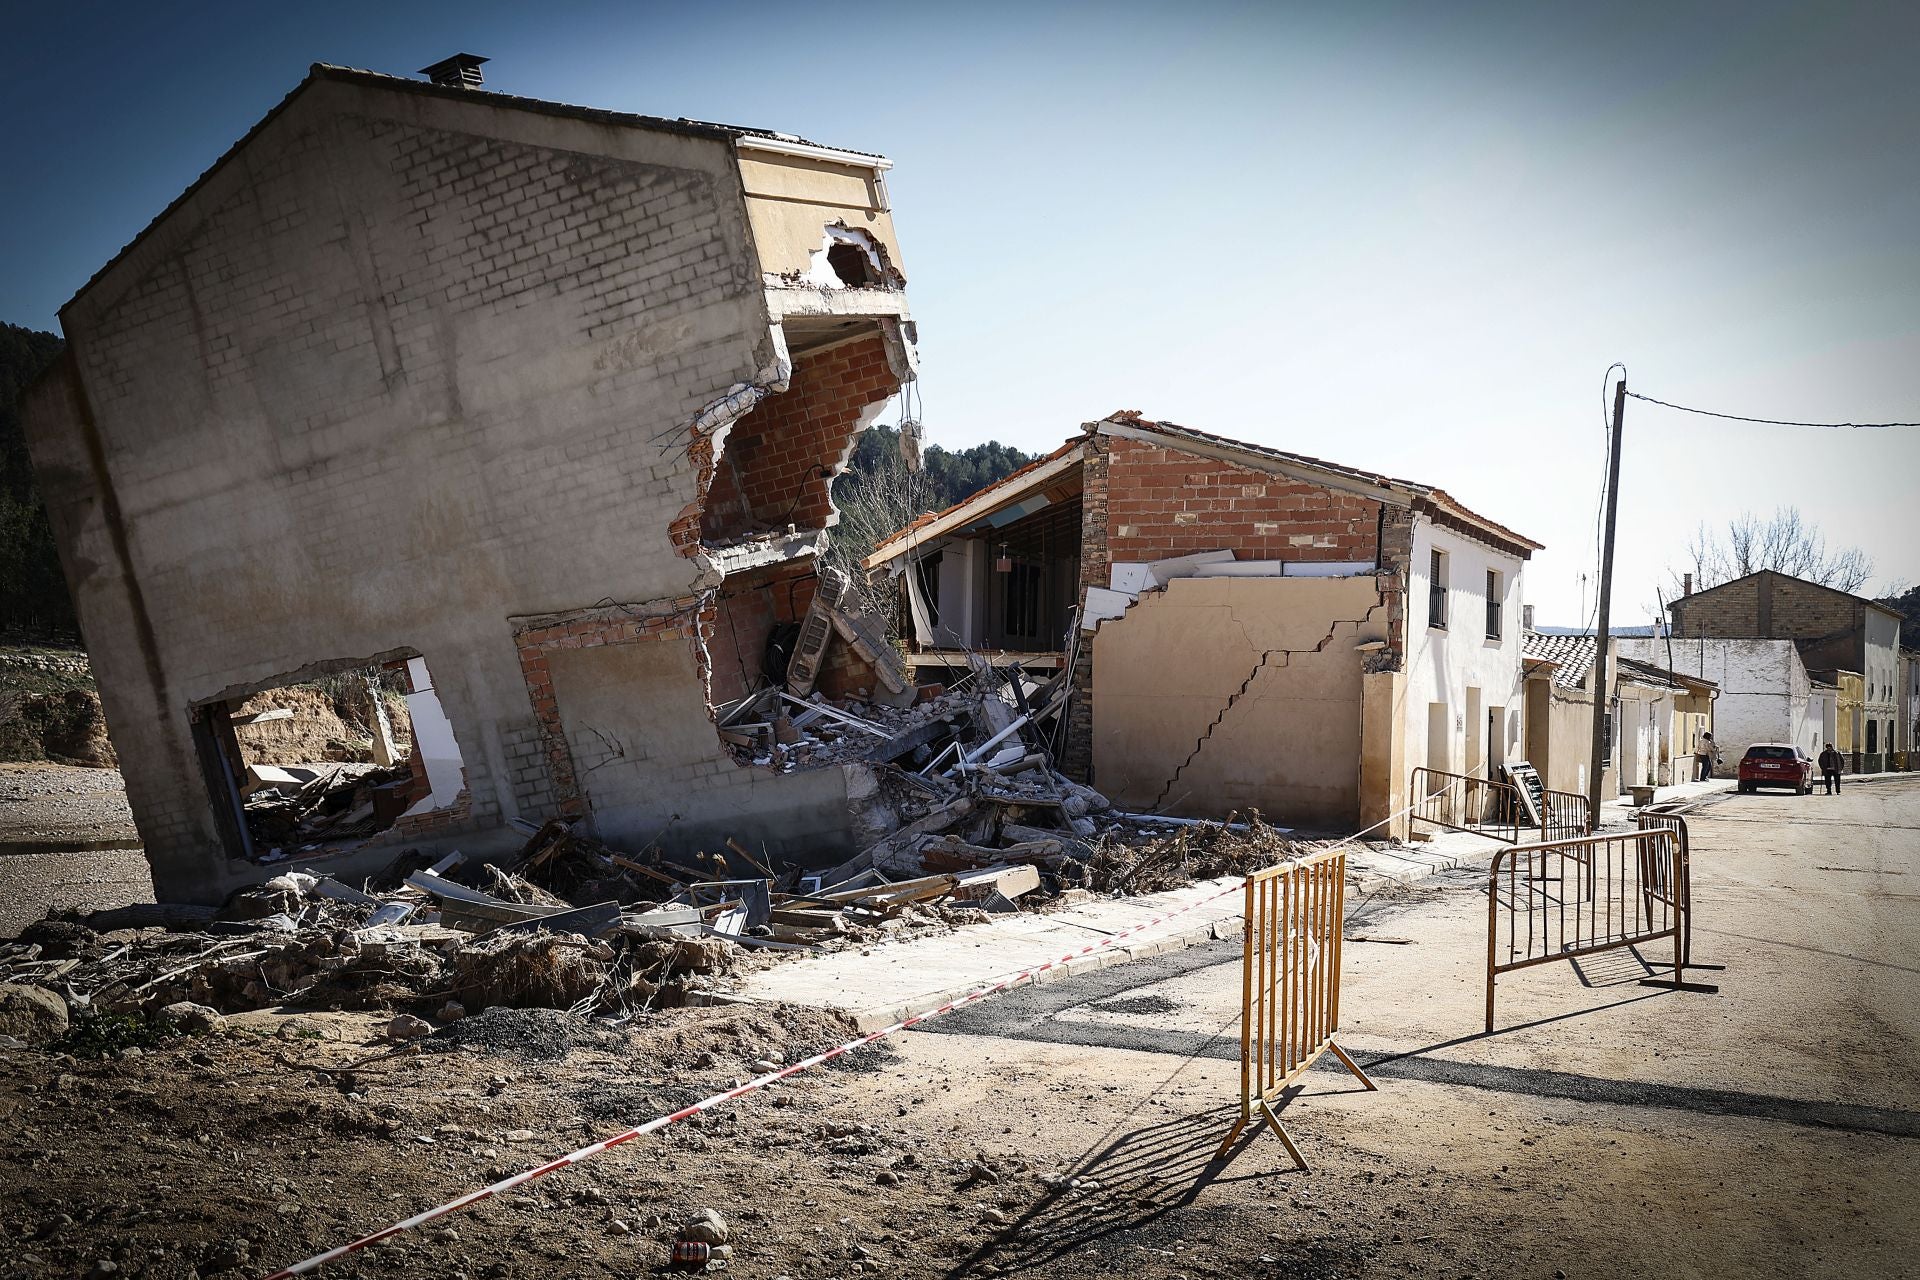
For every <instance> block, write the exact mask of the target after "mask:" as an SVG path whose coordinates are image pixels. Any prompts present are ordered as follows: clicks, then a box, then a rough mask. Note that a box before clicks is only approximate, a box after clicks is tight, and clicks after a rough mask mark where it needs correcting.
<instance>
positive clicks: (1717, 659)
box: [1614, 637, 1821, 777]
mask: <svg viewBox="0 0 1920 1280" xmlns="http://www.w3.org/2000/svg"><path fill="white" fill-rule="evenodd" d="M1669 646H1671V648H1669ZM1614 651H1615V652H1616V653H1618V654H1620V655H1621V656H1622V657H1627V658H1636V659H1638V660H1640V661H1642V662H1650V663H1652V664H1654V665H1655V666H1659V667H1666V668H1669V669H1670V670H1673V671H1678V672H1680V673H1682V674H1683V675H1691V676H1700V677H1702V678H1703V679H1707V680H1712V681H1714V682H1715V683H1717V684H1718V685H1719V686H1720V696H1719V697H1718V698H1716V699H1715V700H1714V704H1713V725H1712V729H1713V738H1714V741H1715V742H1716V743H1718V744H1719V746H1720V755H1721V765H1720V774H1721V776H1723V777H1731V776H1732V775H1733V767H1734V765H1735V764H1737V763H1738V762H1739V759H1740V757H1741V756H1742V755H1743V754H1745V753H1746V749H1747V748H1748V747H1749V746H1751V745H1753V744H1754V743H1756V742H1795V743H1799V744H1800V746H1801V748H1802V749H1803V750H1804V749H1806V748H1807V746H1808V744H1809V743H1812V742H1814V741H1815V740H1816V739H1817V738H1818V736H1819V734H1820V732H1821V726H1820V717H1819V709H1818V706H1817V704H1813V703H1812V702H1811V695H1812V685H1811V683H1810V682H1809V681H1808V679H1807V669H1806V667H1804V666H1803V665H1801V662H1800V654H1799V651H1798V650H1796V649H1795V648H1794V646H1793V641H1791V640H1691V639H1677V638H1676V639H1673V640H1664V639H1649V638H1644V637H1623V638H1620V639H1617V640H1616V641H1615V642H1614ZM1669 655H1671V657H1669ZM1810 708H1811V713H1810ZM1815 750H1816V751H1817V748H1815Z"/></svg>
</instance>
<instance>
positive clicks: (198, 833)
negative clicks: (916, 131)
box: [25, 59, 914, 901]
mask: <svg viewBox="0 0 1920 1280" xmlns="http://www.w3.org/2000/svg"><path fill="white" fill-rule="evenodd" d="M477 61H478V60H473V59H465V60H454V62H453V64H452V66H451V71H450V73H449V74H448V75H446V76H445V77H444V81H445V82H443V83H429V82H426V81H412V80H406V79H399V78H394V77H389V76H384V75H377V74H372V73H368V72H362V71H354V70H348V69H344V68H337V67H327V66H316V67H315V68H314V69H313V71H312V73H311V74H310V75H309V76H308V77H307V78H306V80H305V81H303V82H302V83H301V84H300V85H299V86H298V87H297V88H296V89H295V90H294V91H293V93H292V94H290V95H289V96H288V97H287V98H286V100H285V101H283V102H282V103H281V104H280V105H279V106H278V107H276V108H275V109H274V110H273V112H271V113H270V114H269V115H268V116H267V117H266V118H265V119H264V120H262V121H261V122H260V123H259V124H258V125H256V126H255V127H254V128H253V130H252V131H251V132H249V133H248V134H247V135H246V136H245V137H244V138H243V139H242V140H241V141H240V142H239V143H238V144H236V145H235V146H234V148H233V149H232V150H231V151H229V152H228V153H227V154H226V155H225V156H224V157H222V158H221V159H220V160H219V161H218V162H217V163H216V164H215V165H214V166H213V167H212V168H211V169H210V170H208V172H207V173H206V174H205V175H203V176H202V177H201V178H200V179H199V180H198V181H197V182H196V183H195V184H194V185H193V186H192V187H191V188H189V189H188V190H187V191H186V192H185V193H184V194H183V195H181V196H180V197H179V199H178V200H176V201H175V202H174V203H173V204H172V205H171V206H170V207H169V208H168V209H166V210H165V211H164V212H163V213H161V214H160V215H159V217H158V218H156V219H155V221H154V222H153V223H152V224H151V225H150V226H149V227H148V228H147V229H146V230H145V231H144V232H142V233H141V235H140V236H139V237H138V238H137V239H136V240H135V241H134V242H133V243H132V244H131V245H129V246H128V247H127V248H126V249H125V250H123V251H122V252H121V253H120V254H119V255H118V256H117V257H115V258H114V259H113V260H112V261H111V262H109V263H108V264H107V265H106V266H104V267H103V268H102V269H101V270H100V271H99V273H98V274H97V275H95V276H94V278H93V279H92V280H91V281H89V282H88V283H87V284H86V286H85V287H84V288H83V289H82V290H81V291H80V292H79V294H78V295H77V296H76V297H75V298H74V299H73V300H72V301H71V302H70V303H68V304H67V306H66V307H65V308H63V310H62V312H61V322H62V327H63V329H64V330H65V333H66V337H67V339H68V344H69V345H68V349H67V354H66V355H65V356H64V357H63V359H62V361H61V362H60V363H59V364H58V365H57V366H56V367H55V368H54V369H53V370H52V371H51V372H50V373H49V374H48V375H47V376H46V377H45V378H44V379H43V380H42V381H41V382H40V383H39V384H38V385H37V386H36V387H35V388H34V389H33V390H32V391H31V392H30V393H29V396H28V399H27V402H26V406H25V407H26V420H27V429H28V435H29V443H30V447H31V449H32V452H33V457H34V461H35V465H36V467H37V469H38V472H39V475H40V478H41V482H42V486H43V488H44V490H45V493H46V496H47V500H48V505H49V509H50V513H51V517H52V520H53V524H54V528H55V532H56V536H57V538H58V541H59V544H60V549H61V554H62V558H63V563H64V566H65V569H66V572H67V576H68V580H69V582H70V584H71V586H72V589H73V592H74V595H75V599H76V604H77V607H78V610H79V614H80V618H81V622H82V626H83V628H84V631H85V634H86V639H87V642H88V647H89V649H90V651H91V653H92V655H93V661H94V670H95V672H96V673H97V676H98V679H99V684H100V692H101V697H102V700H103V702H104V703H105V706H106V710H107V714H108V719H109V722H110V725H111V729H112V736H113V739H114V744H115V747H116V749H117V751H118V753H119V756H120V759H121V761H122V764H123V770H124V772H125V775H126V781H127V791H128V796H129V799H130V800H131V802H132V805H133V810H134V816H135V820H136V822H137V823H138V826H139V829H140V834H141V836H142V838H143V840H144V842H145V845H146V849H147V853H148V858H149V860H150V862H151V863H152V867H153V872H154V879H155V884H156V887H157V889H158V890H159V892H160V894H161V895H162V896H163V897H171V898H178V899H198V900H203V901H206V900H215V899H217V898H218V897H219V896H221V895H222V894H223V893H224V892H225V891H227V890H228V889H229V888H231V887H232V886H233V885H234V884H237V883H240V882H242V881H244V880H246V879H250V878H256V877H257V876H258V875H259V874H261V872H260V870H259V867H258V865H257V862H258V860H259V858H260V857H261V855H262V851H261V850H260V849H259V848H257V847H256V842H255V841H254V840H252V839H251V838H250V837H249V834H248V830H247V827H246V822H245V818H244V814H243V811H242V809H241V805H240V788H239V785H238V779H237V775H238V774H241V773H244V769H243V768H241V766H242V764H243V762H242V761H241V760H240V759H239V758H238V756H237V754H236V751H235V748H234V733H233V726H232V723H231V721H232V719H233V713H234V712H235V710H236V708H238V706H239V704H240V702H241V700H243V699H245V698H246V697H248V696H249V695H251V694H254V693H256V692H258V691H260V690H264V689H268V688H271V687H275V686H278V685H283V684H286V683H288V682H290V681H295V680H302V679H311V678H314V677H321V676H325V675H327V674H329V673H336V672H343V671H349V670H366V669H368V668H373V669H379V668H382V667H385V668H388V669H390V670H391V671H393V672H394V673H396V675H398V673H400V672H402V671H404V672H405V675H404V676H400V677H399V678H401V679H402V680H404V682H405V684H404V688H405V690H406V692H407V696H408V701H409V705H410V706H412V707H413V709H414V712H415V714H414V716H413V722H414V726H415V729H416V735H417V736H418V737H419V738H420V739H421V741H422V746H423V751H421V752H416V756H419V755H422V754H424V755H425V756H426V757H427V758H426V759H425V762H424V769H423V773H430V774H432V775H433V776H432V777H431V778H426V777H424V776H423V777H421V778H418V779H416V783H417V785H415V786H414V787H413V788H412V790H411V791H410V792H408V794H407V796H406V800H407V801H408V804H409V807H408V808H407V810H406V812H405V813H404V814H402V815H400V816H399V818H398V819H397V821H395V822H393V824H392V825H391V826H390V827H388V828H387V829H385V830H384V831H383V832H382V833H381V834H380V835H378V836H376V837H374V838H371V839H369V840H367V841H365V842H364V843H363V844H362V845H360V846H359V847H357V848H354V849H348V850H341V849H329V850H327V851H326V852H327V853H328V854H329V855H331V856H332V857H334V858H335V859H342V858H344V859H345V861H338V860H336V861H334V862H333V863H331V864H330V869H338V870H342V871H345V870H347V869H350V868H351V867H353V866H360V865H373V864H374V863H376V862H385V861H387V860H389V859H391V857H392V856H393V854H394V852H395V851H396V850H395V848H394V846H398V845H402V844H405V845H408V846H419V847H422V848H426V849H433V848H438V847H443V846H448V845H452V844H456V843H457V844H458V845H459V846H460V847H462V848H463V849H466V850H468V851H475V850H477V849H484V848H485V847H487V846H488V845H490V844H504V843H505V842H507V841H509V840H517V839H519V838H520V837H519V836H517V835H516V834H515V833H514V832H513V831H512V829H511V828H510V827H509V826H508V825H507V824H508V823H509V821H510V820H512V819H514V818H523V819H541V818H545V817H548V816H553V815H556V814H574V815H590V816H591V819H592V822H593V823H594V826H595V829H596V830H597V831H598V832H599V834H601V835H602V836H603V837H606V838H608V839H612V840H617V841H629V840H630V841H646V840H651V839H654V838H656V837H661V836H662V834H663V833H665V834H664V838H663V842H664V843H665V844H667V845H669V846H673V845H679V846H686V845H693V844H699V843H704V842H710V841H717V840H719V839H721V838H724V837H725V836H736V837H739V838H741V839H743V840H745V841H747V842H749V843H750V844H752V845H754V846H756V847H765V848H767V849H769V850H770V851H773V852H776V853H779V852H790V851H802V850H809V849H820V850H834V849H837V848H843V847H845V846H846V845H847V844H848V843H849V842H850V841H852V840H853V839H855V837H856V834H857V833H855V832H853V831H852V830H850V826H849V824H850V823H851V822H853V821H854V820H855V819H854V818H853V817H852V816H850V815H851V814H852V813H853V812H855V811H857V809H858V806H857V805H852V806H850V804H849V800H850V791H851V792H852V793H854V794H853V797H852V798H854V799H857V798H858V793H859V791H860V790H861V788H862V787H863V786H864V785H866V783H865V781H863V780H862V779H861V778H860V777H858V776H857V775H856V774H855V773H853V772H849V771H844V770H841V769H837V768H835V769H826V770H819V771H814V772H800V773H789V774H774V773H771V772H769V771H766V770H760V769H755V768H751V767H746V766H742V765H740V764H738V763H736V762H735V760H734V759H733V758H732V757H731V756H730V755H729V754H728V753H727V752H726V751H725V750H724V748H723V746H722V743H721V742H720V740H719V738H718V737H717V735H716V731H715V727H714V725H713V723H712V720H711V717H710V711H709V708H710V705H711V704H712V702H714V701H715V700H717V699H721V698H724V697H726V696H728V695H729V692H730V691H737V690H739V689H740V688H741V687H743V685H744V684H745V683H747V682H750V681H751V679H752V672H753V670H754V669H755V666H756V664H757V663H758V662H759V659H760V654H761V652H762V651H763V649H764V648H765V644H766V637H767V634H768V632H769V630H770V629H771V628H772V627H774V626H775V625H777V624H779V623H781V622H790V621H792V620H793V619H794V618H795V617H796V615H798V614H800V613H803V612H804V611H805V610H806V608H807V605H808V601H809V599H810V598H811V594H812V589H813V583H814V581H815V578H814V568H813V566H814V561H815V557H816V556H817V555H818V553H819V552H820V551H821V549H822V548H823V546H824V544H825V538H826V536H827V535H826V530H827V528H828V526H829V525H831V524H832V523H833V521H834V512H833V508H832V505H831V502H830V501H829V498H828V484H829V482H830V480H831V477H832V475H833V474H834V473H835V472H836V471H837V470H838V469H839V468H840V467H842V466H843V465H844V462H845V458H846V455H847V451H848V449H849V447H850V444H851V442H852V439H853V437H854V436H855V434H856V433H857V432H858V431H859V430H860V429H861V428H862V427H863V426H865V425H866V424H867V423H868V422H869V421H871V420H872V417H873V416H874V414H875V413H876V412H877V411H878V410H879V408H880V407H881V406H882V405H883V404H884V403H885V402H886V401H887V400H888V399H889V397H891V396H892V395H893V394H894V393H895V392H896V391H898V389H899V388H900V387H901V385H902V384H903V383H904V382H905V381H907V380H909V379H911V378H912V376H913V359H914V357H913V347H912V327H911V323H910V321H909V319H908V314H907V308H906V301H905V296H904V293H903V285H904V278H903V276H902V274H901V267H900V258H899V253H898V247H897V244H896V242H895V240H894V234H893V226H892V221H891V217H890V214H889V212H888V206H887V199H886V187H885V181H884V175H885V170H886V169H887V168H888V162H887V161H885V160H884V159H881V158H879V157H876V156H871V155H865V154H860V153H855V152H849V151H842V150H837V149H833V148H829V147H824V146H817V145H814V144H811V143H807V142H804V141H801V140H799V139H796V138H792V137H790V136H787V135H780V134H770V133H765V132H760V131H755V130H747V129H739V128H732V127H727V126H720V125H712V124H705V123H699V122H694V121H688V120H668V119H654V118H649V117H639V116H631V115H622V114H617V113H612V112H605V111H595V110H587V109H582V108H576V107H571V106H565V105H561V104H556V103H549V102H538V101H530V100H526V99H521V98H514V97H509V96H505V95H499V94H493V93H489V92H483V91H479V90H477V89H474V88H471V87H469V86H470V85H471V84H472V83H473V82H475V81H477V79H478V77H477V75H475V74H474V73H473V70H474V67H475V66H476V65H477ZM436 726H438V727H437V728H436ZM436 735H437V736H436ZM428 739H432V740H431V741H428Z"/></svg>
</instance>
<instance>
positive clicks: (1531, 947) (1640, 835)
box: [1487, 814, 1719, 1032]
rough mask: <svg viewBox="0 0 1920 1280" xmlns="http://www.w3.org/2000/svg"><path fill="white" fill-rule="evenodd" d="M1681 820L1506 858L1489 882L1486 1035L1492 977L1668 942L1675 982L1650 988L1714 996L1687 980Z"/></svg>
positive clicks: (1650, 822) (1647, 821)
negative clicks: (1669, 943)
mask: <svg viewBox="0 0 1920 1280" xmlns="http://www.w3.org/2000/svg"><path fill="white" fill-rule="evenodd" d="M1689 852H1690V851H1689V849H1688V843H1687V831H1686V820H1685V819H1684V818H1680V817H1676V816H1673V815H1670V814H1645V815H1642V821H1641V827H1640V829H1639V830H1636V831H1628V832H1622V833H1621V834H1619V835H1607V836H1587V837H1584V838H1582V839H1577V840H1556V841H1552V842H1549V843H1546V844H1535V845H1522V846H1521V847H1519V848H1516V849H1502V850H1500V851H1499V852H1497V853H1495V854H1494V856H1493V864H1492V866H1491V867H1490V868H1489V869H1488V873H1487V1030H1488V1031H1489V1032H1491V1031H1492V1030H1493V997H1494V984H1495V980H1496V978H1497V977H1498V976H1499V975H1500V974H1503V973H1511V972H1513V971H1514V970H1516V969H1526V968H1530V967H1531V966H1533V965H1539V964H1551V963H1553V962H1555V961H1559V960H1572V959H1574V958H1576V957H1578V956H1584V955H1592V954H1593V953H1594V952H1597V951H1611V950H1613V949H1615V948H1619V947H1631V946H1638V945H1640V944H1642V943H1648V942H1658V941H1659V940H1661V939H1663V938H1672V939H1673V976H1672V977H1671V978H1644V979H1642V980H1641V981H1642V984H1643V985H1646V986H1661V987H1672V988H1676V989H1678V990H1683V991H1707V992H1712V991H1717V990H1719V988H1718V987H1715V986H1711V985H1708V984H1706V983H1697V982H1688V981H1686V970H1687V968H1688V967H1689V965H1692V967H1694V968H1709V967H1717V966H1707V965H1699V964H1694V963H1693V962H1692V960H1691V957H1690V956H1689V954H1688V951H1689V947H1690V943H1691V933H1692V928H1693V922H1692V914H1693V902H1692V897H1693V894H1692V886H1691V869H1690V864H1689V857H1688V855H1689Z"/></svg>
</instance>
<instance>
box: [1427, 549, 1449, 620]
mask: <svg viewBox="0 0 1920 1280" xmlns="http://www.w3.org/2000/svg"><path fill="white" fill-rule="evenodd" d="M1427 625H1428V626H1430V627H1439V628H1440V629H1441V630H1443V631H1444V630H1445V629H1446V626H1447V553H1446V552H1444V551H1436V552H1434V553H1433V560H1432V563H1431V567H1430V568H1429V569H1428V572H1427Z"/></svg>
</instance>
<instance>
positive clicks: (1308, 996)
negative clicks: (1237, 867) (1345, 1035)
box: [1220, 850, 1374, 1169]
mask: <svg viewBox="0 0 1920 1280" xmlns="http://www.w3.org/2000/svg"><path fill="white" fill-rule="evenodd" d="M1246 895H1247V901H1246V933H1245V935H1244V940H1243V942H1242V946H1241V960H1240V1118H1239V1119H1238V1120H1236V1121H1235V1122H1234V1125H1233V1129H1232V1130H1231V1131H1230V1132H1229V1133H1228V1134H1227V1136H1226V1138H1225V1140H1224V1141H1222V1142H1221V1144H1220V1150H1221V1152H1222V1153H1225V1151H1226V1150H1227V1148H1229V1147H1230V1146H1232V1145H1233V1142H1234V1140H1235V1139H1236V1138H1238V1137H1239V1136H1240V1134H1241V1133H1242V1132H1244V1131H1245V1129H1246V1127H1247V1126H1248V1125H1249V1124H1253V1123H1256V1121H1258V1122H1260V1123H1264V1124H1266V1125H1268V1126H1270V1127H1271V1128H1272V1129H1273V1131H1274V1133H1275V1134H1277V1135H1278V1136H1279V1138H1280V1141H1281V1142H1282V1143H1284V1144H1285V1145H1286V1148H1287V1154H1289V1155H1291V1156H1292V1157H1293V1161H1294V1164H1295V1165H1296V1166H1298V1167H1299V1168H1302V1169H1304V1168H1306V1167H1307V1162H1306V1160H1305V1158H1303V1157H1302V1156H1301V1154H1300V1148H1298V1147H1296V1146H1295V1145H1294V1144H1293V1139H1292V1138H1291V1137H1289V1136H1288V1134H1287V1131H1286V1128H1285V1126H1283V1125H1282V1124H1281V1123H1280V1115H1279V1111H1278V1109H1277V1108H1276V1107H1275V1105H1274V1103H1275V1101H1276V1099H1278V1098H1279V1097H1280V1095H1281V1094H1282V1093H1284V1092H1285V1091H1286V1090H1287V1089H1288V1088H1289V1087H1291V1086H1292V1085H1293V1083H1294V1081H1295V1080H1297V1079H1299V1078H1300V1076H1301V1075H1302V1074H1304V1073H1305V1072H1306V1070H1307V1069H1308V1068H1309V1067H1311V1066H1312V1065H1313V1064H1314V1062H1315V1061H1316V1060H1317V1059H1318V1058H1319V1057H1320V1055H1321V1054H1322V1053H1324V1052H1326V1051H1327V1050H1329V1049H1331V1050H1332V1051H1333V1053H1334V1056H1335V1057H1337V1058H1339V1059H1340V1061H1341V1062H1343V1063H1345V1064H1346V1068H1347V1070H1349V1071H1351V1072H1353V1074H1354V1075H1355V1076H1357V1077H1359V1080H1360V1083H1361V1084H1363V1085H1365V1086H1366V1087H1367V1088H1369V1089H1371V1088H1374V1083H1373V1081H1372V1080H1369V1079H1368V1078H1367V1073H1366V1072H1364V1071H1362V1070H1361V1069H1360V1067H1359V1064H1358V1063H1356V1062H1354V1060H1353V1059H1352V1058H1350V1057H1348V1056H1347V1052H1346V1050H1344V1049H1342V1048H1341V1047H1340V1046H1339V1045H1338V1044H1337V1043H1335V1042H1334V1038H1333V1037H1334V1033H1335V1032H1336V1031H1338V1030H1339V1029H1340V932H1341V923H1342V921H1343V919H1344V917H1345V907H1346V896H1347V855H1346V854H1345V853H1342V852H1340V851H1338V850H1329V851H1328V852H1326V853H1321V854H1316V855H1314V856H1313V857H1310V858H1303V859H1301V860H1300V861H1298V862H1290V863H1283V864H1282V865H1280V866H1277V867H1269V868H1268V869H1266V870H1265V871H1256V872H1255V873H1253V874H1252V875H1250V876H1248V877H1247V887H1246Z"/></svg>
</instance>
